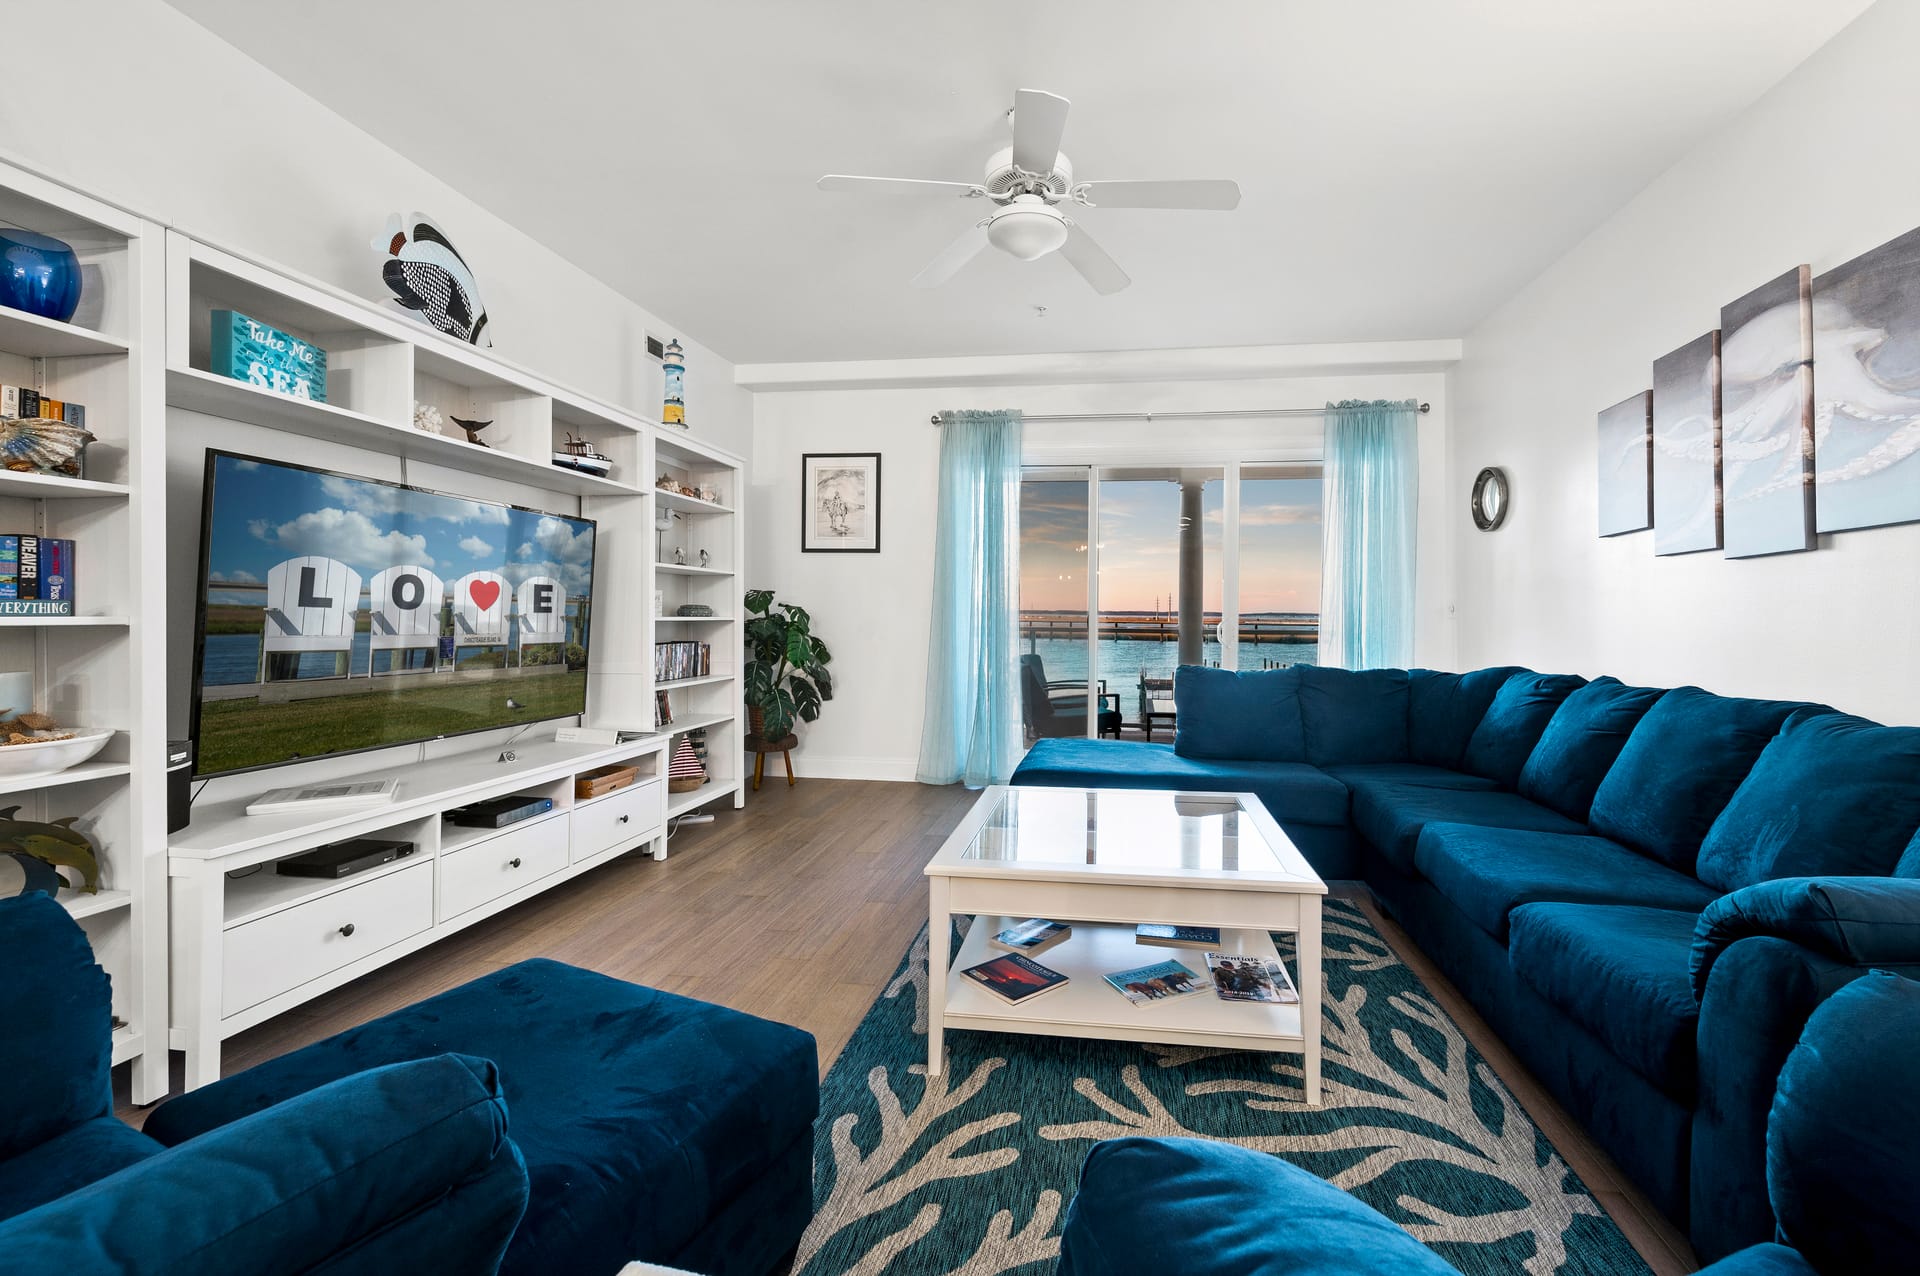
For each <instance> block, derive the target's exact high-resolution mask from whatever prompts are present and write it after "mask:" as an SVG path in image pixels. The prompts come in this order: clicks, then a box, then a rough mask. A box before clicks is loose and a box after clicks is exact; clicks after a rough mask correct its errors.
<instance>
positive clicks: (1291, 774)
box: [1012, 710, 1347, 827]
mask: <svg viewBox="0 0 1920 1276" xmlns="http://www.w3.org/2000/svg"><path fill="white" fill-rule="evenodd" d="M1182 712H1185V711H1184V710H1182ZM1012 782H1013V783H1015V784H1031V785H1054V786H1059V787H1066V788H1091V789H1181V790H1186V791H1189V792H1191V791H1194V790H1204V791H1209V792H1220V793H1240V792H1248V793H1252V794H1254V795H1255V796H1257V797H1258V798H1259V799H1260V801H1261V802H1262V803H1263V804H1264V805H1265V806H1266V808H1267V813H1268V814H1270V815H1272V816H1273V818H1274V819H1276V820H1278V821H1279V822H1280V823H1281V824H1283V825H1284V824H1305V825H1317V826H1322V827H1344V826H1345V824H1346V822H1347V786H1346V785H1344V784H1342V783H1340V781H1338V780H1336V779H1334V778H1333V777H1332V776H1330V775H1327V774H1326V773H1325V772H1323V771H1321V770H1319V769H1318V768H1316V767H1311V766H1308V765H1306V764H1305V763H1301V762H1253V761H1229V760H1225V759H1208V758H1183V757H1181V756H1180V755H1179V754H1177V753H1175V752H1174V751H1173V746H1172V745H1168V744H1148V743H1145V742H1144V741H1139V740H1088V739H1084V738H1079V737H1071V738H1067V739H1060V740H1040V741H1036V742H1035V743H1034V746H1033V747H1032V748H1031V749H1029V750H1027V756H1026V757H1025V758H1022V759H1021V761H1020V765H1019V766H1018V767H1016V768H1015V769H1014V772H1013V781H1012Z"/></svg>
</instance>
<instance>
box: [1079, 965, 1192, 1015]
mask: <svg viewBox="0 0 1920 1276" xmlns="http://www.w3.org/2000/svg"><path fill="white" fill-rule="evenodd" d="M1102 978H1103V979H1105V980H1106V981H1107V982H1108V983H1109V984H1111V985H1112V986H1113V990H1114V991H1115V992H1117V993H1119V994H1120V995H1121V996H1122V997H1125V998H1126V999H1127V1000H1128V1001H1131V1002H1132V1003H1133V1004H1134V1005H1136V1006H1144V1005H1146V1004H1148V1003H1149V1002H1155V1001H1170V1000H1172V999H1174V998H1176V997H1190V996H1192V995H1193V994H1194V993H1197V992H1205V991H1206V989H1207V985H1206V983H1205V981H1204V980H1202V979H1201V978H1200V976H1199V975H1197V974H1195V973H1194V972H1193V971H1191V970H1188V969H1187V968H1186V967H1185V966H1182V965H1181V964H1180V963H1179V962H1177V961H1157V962H1155V963H1153V965H1151V966H1135V967H1134V968H1133V969H1132V970H1116V971H1114V972H1113V973H1112V974H1110V975H1103V976H1102Z"/></svg>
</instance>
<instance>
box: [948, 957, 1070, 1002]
mask: <svg viewBox="0 0 1920 1276" xmlns="http://www.w3.org/2000/svg"><path fill="white" fill-rule="evenodd" d="M960 974H961V975H962V976H963V977H965V978H967V979H971V980H973V982H975V983H976V984H979V985H980V986H981V987H982V988H985V989H986V990H987V991H988V992H990V993H992V994H993V995H994V996H996V997H998V998H1000V1000H1002V1001H1004V1002H1008V1003H1010V1004H1012V1005H1016V1006H1017V1005H1019V1004H1020V1003H1021V1002H1023V1001H1027V1000H1029V999H1031V998H1033V997H1037V996H1039V995H1040V994H1041V993H1043V992H1052V991H1053V990H1054V989H1055V988H1058V987H1060V986H1061V985H1062V984H1064V983H1066V982H1067V977H1066V976H1065V975H1063V974H1061V973H1060V972H1059V971H1057V970H1055V969H1053V968H1052V967H1051V966H1042V965H1041V964H1040V963H1039V962H1037V961H1035V960H1034V959H1033V958H1031V957H1029V956H1027V955H1026V954H1025V953H1007V954H1006V955H1004V956H1001V957H995V958H993V959H992V960H991V961H983V962H981V963H980V964H979V965H978V966H969V967H967V968H966V969H965V970H963V971H961V972H960Z"/></svg>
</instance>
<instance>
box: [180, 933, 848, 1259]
mask: <svg viewBox="0 0 1920 1276" xmlns="http://www.w3.org/2000/svg"><path fill="white" fill-rule="evenodd" d="M447 1050H457V1051H461V1052H463V1053H466V1054H478V1055H482V1056H483V1057H486V1058H490V1059H492V1060H493V1061H494V1062H495V1063H497V1064H498V1065H499V1072H500V1078H501V1083H502V1087H503V1089H504V1090H505V1094H506V1100H507V1104H508V1107H509V1108H510V1109H511V1111H512V1113H513V1124H512V1131H513V1141H514V1142H515V1143H516V1144H518V1145H519V1148H520V1151H521V1153H522V1154H523V1155H524V1156H525V1158H526V1163H527V1171H528V1174H529V1177H530V1180H531V1196H530V1199H529V1201H528V1205H527V1216H526V1219H525V1220H524V1221H523V1222H522V1223H521V1225H520V1229H519V1231H517V1232H516V1233H515V1234H514V1237H513V1243H512V1246H511V1248H510V1249H509V1251H508V1256H507V1267H508V1269H510V1270H512V1271H518V1272H534V1271H555V1272H562V1271H565V1272H572V1271H617V1270H618V1269H619V1267H620V1266H621V1264H622V1263H625V1262H626V1261H627V1260H629V1259H632V1258H636V1257H640V1258H662V1259H666V1258H671V1257H672V1256H673V1255H674V1254H675V1253H676V1252H677V1251H678V1250H679V1249H680V1248H681V1247H682V1246H684V1245H685V1244H686V1243H687V1242H688V1241H689V1240H690V1239H692V1238H693V1237H694V1236H695V1234H696V1233H698V1232H699V1231H700V1229H701V1228H702V1227H703V1226H704V1225H705V1224H706V1222H707V1221H708V1220H709V1219H710V1218H712V1217H713V1216H714V1215H715V1214H717V1213H719V1212H720V1211H721V1210H722V1209H723V1208H725V1207H726V1206H727V1204H728V1203H729V1202H731V1201H733V1200H734V1199H736V1198H737V1197H739V1196H741V1195H742V1194H743V1193H745V1192H747V1191H749V1190H750V1189H751V1188H752V1187H753V1185H754V1183H755V1182H756V1180H757V1179H759V1178H760V1177H761V1176H762V1175H763V1174H764V1173H765V1172H766V1171H767V1170H768V1168H769V1167H770V1166H772V1165H773V1164H774V1163H775V1161H776V1160H777V1159H778V1158H779V1157H780V1156H781V1155H782V1154H783V1153H785V1152H786V1150H787V1149H788V1148H789V1147H790V1146H791V1145H792V1144H793V1142H794V1141H795V1140H796V1139H800V1138H803V1137H804V1138H811V1131H812V1128H813V1120H814V1117H815V1115H816V1114H817V1112H818V1109H819V1071H818V1061H817V1057H816V1054H815V1051H814V1042H813V1038H812V1036H810V1035H809V1034H807V1033H805V1032H802V1031H800V1030H799V1029H797V1028H791V1027H788V1026H787V1025H785V1024H778V1023H772V1022H769V1021H768V1020H765V1019H758V1018H755V1017H754V1016H752V1015H746V1014H742V1013H740V1012H739V1011H737V1010H729V1009H727V1008H726V1007H724V1006H715V1005H710V1004H708V1003H706V1002H702V1001H694V1000H692V999H690V998H686V997H678V996H675V995H673V994H672V993H666V992H661V991H658V990H657V989H653V988H645V987H642V986H640V985H638V984H630V983H627V982H625V981H624V980H619V979H611V978H608V977H607V976H605V975H600V974H595V973H594V972H592V971H588V970H580V969H578V968H576V967H573V966H567V965H563V964H561V963H560V962H556V961H547V960H545V959H535V960H532V961H523V962H520V963H518V964H516V965H512V966H508V967H507V968H505V969H504V970H499V971H496V972H494V973H493V974H491V975H487V976H485V977H484V978H481V979H476V980H474V981H472V982H471V983H467V984H463V985H461V986H460V987H458V988H455V989H452V990H451V991H449V992H444V993H441V994H440V995H439V996H437V997H430V998H428V999H427V1000H425V1001H422V1002H419V1003H417V1004H415V1005H412V1006H408V1007H406V1008H405V1009H403V1010H398V1011H395V1012H394V1013H392V1014H389V1015H385V1016H382V1017H381V1018H378V1019H375V1020H372V1021H371V1022H369V1023H365V1024H362V1025H361V1026H360V1027H358V1028H352V1029H349V1030H348V1031H346V1032H343V1033H340V1034H339V1035H337V1036H334V1037H329V1038H328V1039H326V1040H325V1041H320V1042H317V1043H315V1044H314V1045H311V1046H307V1047H305V1048H304V1049H301V1050H295V1051H293V1052H292V1053H290V1054H285V1055H281V1056H280V1057H279V1058H277V1059H271V1060H268V1061H267V1062H266V1063H263V1064H260V1065H258V1066H256V1067H254V1068H250V1069H249V1070H247V1071H246V1072H243V1073H240V1074H239V1075H237V1076H233V1077H228V1078H227V1079H225V1080H224V1081H222V1082H219V1083H218V1084H216V1085H213V1086H209V1087H207V1088H205V1089H201V1090H195V1091H192V1092H190V1093H188V1094H185V1095H182V1096H180V1097H179V1098H176V1099H173V1100H170V1101H169V1102H167V1103H164V1104H162V1105H161V1106H160V1107H159V1108H157V1109H156V1110H155V1111H154V1113H153V1115H152V1116H151V1117H150V1118H149V1119H148V1122H147V1129H148V1132H149V1133H151V1134H152V1135H153V1136H154V1137H155V1138H157V1139H159V1140H160V1141H161V1142H163V1143H167V1144H174V1143H178V1142H181V1141H182V1140H183V1139H187V1138H190V1137H192V1136H194V1135H196V1134H198V1133H199V1132H200V1131H202V1130H206V1129H211V1128H213V1127H215V1126H219V1125H223V1124H225V1123H226V1122H228V1121H230V1120H233V1119H234V1118H236V1117H238V1116H241V1115H243V1114H245V1113H248V1112H255V1111H258V1110H260V1109H262V1108H265V1107H268V1106H270V1105H272V1104H274V1103H277V1102H279V1101H281V1100H282V1099H285V1098H287V1097H288V1096H290V1095H295V1094H301V1093H303V1092H305V1091H308V1090H311V1089H313V1088H314V1087H315V1086H317V1085H321V1084H324V1083H326V1082H328V1081H331V1080H333V1079H334V1078H336V1077H341V1076H346V1075H348V1074H351V1073H354V1072H358V1071H359V1070H361V1069H363V1068H367V1067H372V1066H374V1065H377V1064H383V1063H389V1062H393V1061H395V1060H399V1059H414V1058H419V1057H421V1056H423V1055H431V1054H437V1053H439V1052H441V1051H447Z"/></svg>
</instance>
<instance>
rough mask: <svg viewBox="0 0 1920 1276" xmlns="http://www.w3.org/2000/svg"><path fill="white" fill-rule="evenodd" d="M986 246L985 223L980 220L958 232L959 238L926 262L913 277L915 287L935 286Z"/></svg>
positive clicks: (947, 278)
mask: <svg viewBox="0 0 1920 1276" xmlns="http://www.w3.org/2000/svg"><path fill="white" fill-rule="evenodd" d="M986 246H987V224H986V222H984V221H982V222H981V223H980V224H979V225H977V226H969V227H967V229H966V230H964V231H962V232H961V233H960V238H958V239H956V240H954V241H953V242H952V243H951V244H948V245H947V246H946V247H945V248H943V249H941V250H940V255H939V256H938V257H935V258H934V259H933V260H932V261H930V262H928V263H927V264H926V266H925V268H924V269H922V270H921V271H920V273H919V274H917V275H915V276H914V277H913V280H912V283H913V286H914V287H915V288H935V287H938V286H939V285H941V284H943V283H945V282H947V280H949V279H951V278H953V277H954V276H955V275H957V274H959V273H960V267H962V266H964V265H966V264H967V263H968V262H970V261H972V260H973V259H974V258H975V257H977V256H979V255H980V250H981V249H982V248H985V247H986Z"/></svg>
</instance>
